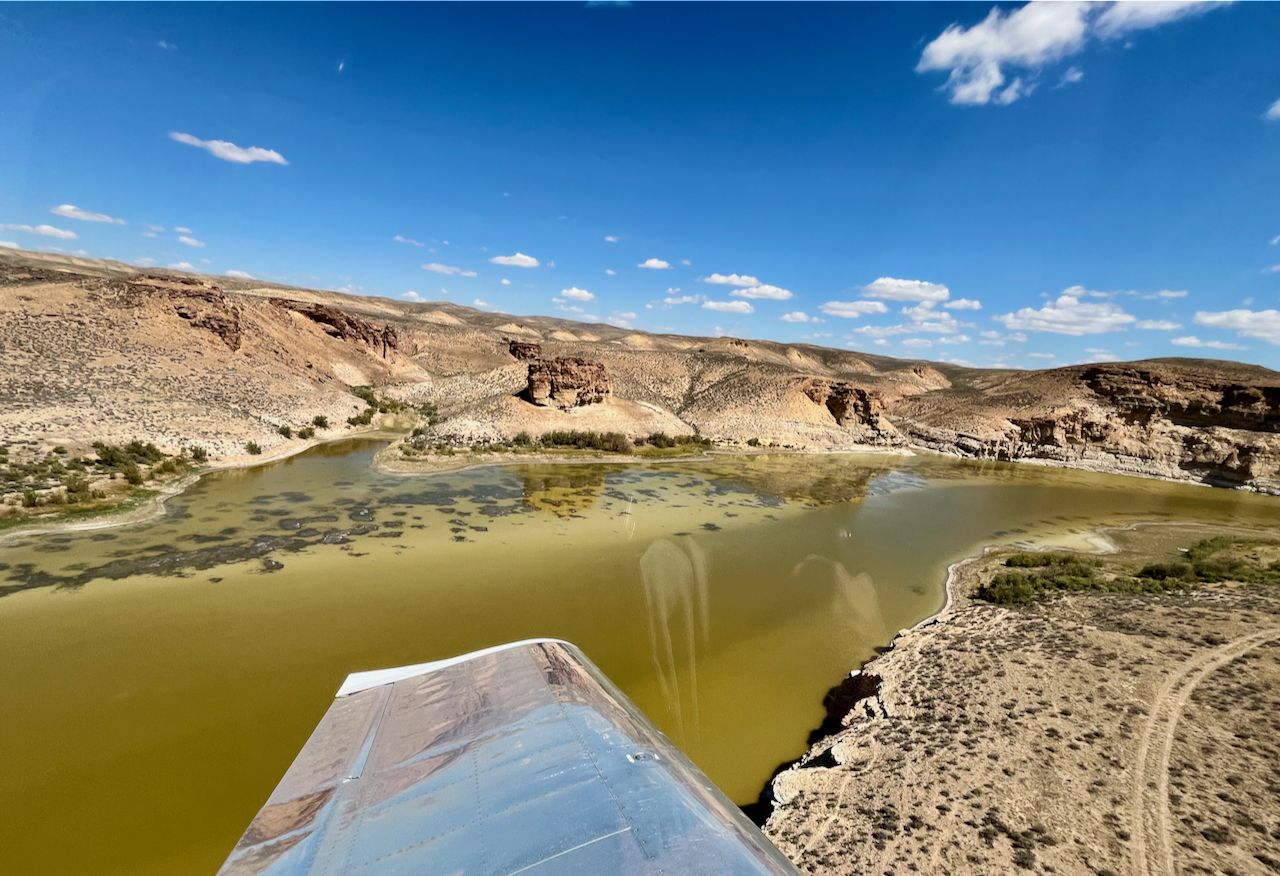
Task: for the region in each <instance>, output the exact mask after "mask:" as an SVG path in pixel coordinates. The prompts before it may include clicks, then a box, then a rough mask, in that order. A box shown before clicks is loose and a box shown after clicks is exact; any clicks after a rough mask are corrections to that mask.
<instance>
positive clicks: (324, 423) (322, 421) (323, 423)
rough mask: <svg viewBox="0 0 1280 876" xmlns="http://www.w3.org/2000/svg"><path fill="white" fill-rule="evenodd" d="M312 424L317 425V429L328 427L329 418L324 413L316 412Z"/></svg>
mask: <svg viewBox="0 0 1280 876" xmlns="http://www.w3.org/2000/svg"><path fill="white" fill-rule="evenodd" d="M311 425H313V426H315V427H316V428H317V429H328V428H329V418H328V417H326V416H325V415H324V414H316V415H315V416H314V417H312V418H311Z"/></svg>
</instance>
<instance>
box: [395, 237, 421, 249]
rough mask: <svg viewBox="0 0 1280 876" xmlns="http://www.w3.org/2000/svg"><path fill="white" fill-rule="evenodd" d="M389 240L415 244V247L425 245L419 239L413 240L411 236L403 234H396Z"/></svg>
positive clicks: (410, 244)
mask: <svg viewBox="0 0 1280 876" xmlns="http://www.w3.org/2000/svg"><path fill="white" fill-rule="evenodd" d="M391 240H392V241H393V242H394V243H404V244H408V245H409V246H417V247H423V246H426V244H425V243H423V242H422V241H421V240H414V239H413V238H412V237H405V236H404V235H403V234H397V235H396V236H395V237H393V238H391Z"/></svg>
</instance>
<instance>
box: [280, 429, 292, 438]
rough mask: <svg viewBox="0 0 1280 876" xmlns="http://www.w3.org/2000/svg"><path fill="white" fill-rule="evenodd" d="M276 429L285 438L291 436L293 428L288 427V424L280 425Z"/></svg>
mask: <svg viewBox="0 0 1280 876" xmlns="http://www.w3.org/2000/svg"><path fill="white" fill-rule="evenodd" d="M276 431H277V432H279V433H280V434H281V435H282V436H283V437H285V438H292V437H293V429H291V428H289V427H288V426H281V427H280V428H278V429H276Z"/></svg>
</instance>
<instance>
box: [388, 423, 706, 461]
mask: <svg viewBox="0 0 1280 876" xmlns="http://www.w3.org/2000/svg"><path fill="white" fill-rule="evenodd" d="M710 446H711V440H710V439H709V438H703V437H701V436H698V435H668V434H667V433H665V432H653V433H650V434H649V435H646V436H643V437H639V438H634V439H633V438H628V437H627V436H626V435H624V434H622V433H621V432H594V431H587V430H577V429H572V430H555V431H551V432H547V433H545V434H543V435H541V436H539V437H537V438H535V437H533V436H532V435H530V434H529V433H528V432H519V433H517V434H516V435H514V436H513V437H511V438H509V439H507V440H505V441H477V442H474V443H472V444H470V445H465V446H460V445H457V444H452V443H449V442H447V441H440V440H434V441H433V440H432V439H431V438H429V437H428V436H427V434H426V430H425V429H421V428H419V429H415V430H414V431H413V435H412V436H411V438H410V439H409V440H408V441H406V442H405V443H404V444H402V445H401V446H400V452H401V454H402V455H403V456H406V457H410V458H412V457H414V456H418V455H420V454H423V453H432V454H436V455H441V456H453V455H454V454H455V453H458V452H459V451H467V450H469V451H470V452H472V453H540V452H548V453H575V452H579V453H587V454H619V455H631V454H636V455H640V456H675V455H678V454H681V453H687V452H689V451H690V450H693V449H700V448H706V447H710Z"/></svg>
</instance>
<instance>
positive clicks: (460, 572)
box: [0, 443, 1280, 874]
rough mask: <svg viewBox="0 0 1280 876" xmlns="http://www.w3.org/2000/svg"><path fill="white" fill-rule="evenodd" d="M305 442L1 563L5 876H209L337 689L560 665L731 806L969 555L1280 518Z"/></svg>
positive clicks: (854, 460)
mask: <svg viewBox="0 0 1280 876" xmlns="http://www.w3.org/2000/svg"><path fill="white" fill-rule="evenodd" d="M378 446H379V445H376V444H369V443H351V444H346V445H330V446H328V447H325V448H321V449H318V450H316V451H313V452H310V453H308V454H305V455H303V456H299V457H295V458H293V459H290V460H287V461H285V462H280V463H276V464H272V465H268V466H264V467H262V468H258V469H253V470H243V471H235V472H224V473H219V474H215V475H211V476H209V477H206V478H204V479H203V480H201V481H200V482H199V483H198V484H197V485H196V486H195V487H193V488H192V489H191V490H189V491H188V492H187V493H185V494H183V495H182V496H179V497H177V498H176V499H174V500H173V501H172V502H171V503H170V504H169V506H168V511H167V513H166V515H165V516H164V517H163V518H162V519H158V520H154V521H151V522H148V523H143V524H139V525H133V526H128V527H120V528H114V529H102V530H96V531H86V532H77V533H62V534H47V535H41V536H34V535H33V536H27V537H24V538H21V539H20V540H18V541H17V542H16V543H13V542H11V543H8V544H5V545H2V546H0V753H3V761H4V768H3V769H0V800H2V801H3V812H2V815H0V849H4V858H5V863H4V867H3V869H5V870H6V871H8V872H14V873H28V872H47V873H95V874H103V873H122V874H123V873H128V874H172V873H202V872H212V871H213V870H214V869H215V868H216V867H217V865H218V864H219V863H220V862H221V861H222V859H223V858H224V857H225V855H226V854H227V852H228V851H229V850H230V848H231V847H232V845H233V844H234V843H235V841H236V839H237V838H238V837H239V835H240V833H241V831H242V830H243V829H244V827H245V826H246V824H247V823H248V822H249V820H250V818H251V817H252V816H253V814H254V813H255V812H256V811H257V809H258V807H259V806H260V805H261V804H262V802H263V801H264V800H265V799H266V797H267V795H268V793H269V792H270V791H271V789H272V787H274V785H275V783H276V782H277V781H278V779H279V778H280V776H281V775H282V774H283V773H284V771H285V769H286V768H287V767H288V765H289V763H290V762H291V760H292V759H293V757H294V755H295V754H296V753H297V751H298V749H299V748H300V747H301V746H302V744H303V743H304V742H305V741H306V739H307V736H308V735H309V733H310V732H311V730H312V728H313V727H314V726H315V724H316V722H317V721H318V720H319V718H320V716H321V715H322V714H323V713H324V711H325V709H326V708H327V707H328V704H329V702H330V701H331V699H332V696H333V693H334V691H335V690H336V688H337V687H338V685H339V683H340V682H341V681H342V679H343V678H344V677H345V676H346V674H347V673H349V672H352V671H357V670H363V669H372V668H378V667H388V666H397V665H401V664H406V663H418V662H422V661H426V660H433V659H437V658H441V657H446V656H450V655H454V654H458V653H462V652H465V651H469V650H472V649H475V648H481V647H485V646H488V645H493V644H496V643H500V642H505V641H510V640H513V639H521V638H528V637H533V636H555V637H559V638H564V639H567V640H569V641H572V642H575V643H577V644H578V645H579V646H581V647H582V648H583V650H584V651H585V652H586V653H587V654H588V655H589V656H590V657H591V658H592V659H593V660H594V661H595V662H596V663H597V664H599V665H600V667H601V668H602V669H604V671H605V672H606V673H608V674H609V675H610V676H611V677H612V678H613V679H614V680H615V681H616V682H617V683H618V684H619V685H620V686H621V687H622V689H623V690H624V691H626V693H627V694H628V695H630V696H631V698H632V699H633V700H634V701H635V702H636V703H637V704H638V705H639V706H640V708H641V709H643V710H644V711H645V712H646V713H647V714H648V715H649V716H650V717H651V718H652V719H653V720H654V721H655V723H656V724H657V725H658V726H659V727H660V728H661V729H662V730H663V731H664V732H665V733H666V734H667V735H668V736H669V737H670V738H671V739H672V740H673V741H674V742H675V743H676V744H677V745H679V746H680V747H681V748H682V749H683V750H684V751H685V752H687V753H688V754H689V756H690V757H691V758H692V759H693V760H694V761H695V762H696V763H697V764H698V765H699V766H701V767H702V769H703V770H705V771H706V772H707V774H708V775H709V776H710V777H711V778H712V779H713V780H714V781H715V782H717V783H718V784H719V785H720V787H721V788H723V789H724V790H725V792H726V793H728V794H729V796H730V797H732V798H733V799H734V800H736V801H737V802H739V803H747V802H750V801H752V800H754V799H755V797H756V795H757V794H758V793H759V791H760V789H761V786H762V784H763V782H764V781H765V780H766V779H767V778H768V776H769V775H770V773H771V772H772V771H773V769H774V768H775V767H776V766H777V765H778V764H779V763H780V762H782V761H785V760H789V759H792V758H794V757H796V756H798V755H799V754H800V753H801V752H803V750H804V747H805V739H806V736H807V734H808V733H809V731H810V730H811V729H812V728H814V727H815V726H817V725H818V724H819V723H820V722H821V720H822V718H823V710H822V705H821V701H822V696H823V694H824V693H825V692H826V690H827V689H828V688H829V687H830V686H831V685H832V684H834V683H836V682H837V681H839V680H840V678H841V677H843V676H844V675H845V674H846V673H847V672H848V671H849V670H850V669H851V668H852V667H855V666H857V665H858V664H859V663H860V662H861V661H863V660H865V659H867V658H868V657H870V656H871V655H872V654H873V653H874V650H875V649H876V648H877V647H881V646H883V645H885V644H886V643H887V642H888V641H889V639H890V638H891V637H892V635H893V634H894V632H896V631H897V630H898V629H901V628H903V627H906V626H909V625H911V624H913V623H915V622H917V621H919V620H920V619H922V618H924V617H926V616H927V615H929V614H931V613H933V612H934V611H936V610H937V609H938V608H939V607H940V604H941V602H942V599H943V586H942V585H943V579H944V577H945V572H946V568H947V566H948V564H950V563H951V562H953V561H955V560H957V559H959V558H961V557H963V556H965V555H967V554H970V553H972V552H974V551H975V550H977V549H978V548H980V546H982V545H984V544H989V543H994V542H999V543H1013V542H1019V541H1031V540H1039V541H1041V542H1043V541H1046V540H1048V541H1054V542H1062V543H1068V544H1070V543H1073V542H1076V543H1083V541H1084V538H1085V535H1086V534H1087V532H1088V531H1089V530H1090V529H1091V528H1092V527H1094V526H1097V525H1099V524H1107V523H1126V522H1137V521H1205V522H1231V523H1236V524H1241V525H1247V526H1257V527H1276V526H1277V525H1278V524H1280V501H1277V500H1274V499H1269V498H1266V497H1260V496H1253V495H1247V494H1241V493H1231V492H1226V491H1221V490H1211V489H1207V488H1197V487H1190V486H1181V485H1171V484H1165V483H1159V482H1155V481H1141V480H1133V479H1126V478H1118V477H1110V476H1102V475H1092V474H1084V473H1078V472H1069V471H1060V470H1052V469H1046V468H1039V467H1033V466H1011V465H1002V464H975V463H967V462H958V461H953V460H944V459H939V458H932V457H898V456H887V455H833V456H757V457H724V458H714V459H709V460H705V461H698V462H690V463H678V464H675V463H667V464H660V463H655V464H640V465H617V464H615V465H603V464H602V465H579V466H550V465H547V466H521V467H509V468H490V469H483V470H476V471H471V472H465V473H457V474H448V475H437V476H431V477H395V476H390V475H383V474H379V473H377V472H375V471H374V470H373V469H372V468H371V465H370V463H371V460H372V456H373V453H374V452H375V451H376V450H377V449H378Z"/></svg>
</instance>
